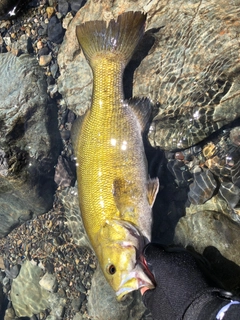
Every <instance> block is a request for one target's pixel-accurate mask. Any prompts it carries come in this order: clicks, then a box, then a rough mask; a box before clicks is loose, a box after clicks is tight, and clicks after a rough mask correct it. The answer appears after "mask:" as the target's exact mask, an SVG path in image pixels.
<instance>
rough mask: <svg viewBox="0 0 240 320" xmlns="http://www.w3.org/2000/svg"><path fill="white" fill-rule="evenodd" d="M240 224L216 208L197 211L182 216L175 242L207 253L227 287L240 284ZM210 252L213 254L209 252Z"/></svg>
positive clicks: (233, 288)
mask: <svg viewBox="0 0 240 320" xmlns="http://www.w3.org/2000/svg"><path fill="white" fill-rule="evenodd" d="M239 232H240V226H239V224H237V223H235V222H234V221H232V220H230V219H229V218H228V217H227V216H225V215H223V214H222V213H219V212H217V211H210V210H205V211H203V210H202V211H200V209H199V211H197V212H196V213H194V214H188V215H186V216H185V217H183V218H181V219H180V220H179V222H178V224H177V226H176V229H175V238H174V242H175V243H176V244H181V245H183V246H185V247H187V246H191V247H192V248H193V249H194V250H195V251H197V252H198V253H200V254H203V255H204V256H206V258H207V260H208V261H209V263H210V265H211V266H212V269H213V271H214V274H215V276H216V277H217V278H218V279H220V280H221V282H222V283H223V285H224V286H225V288H226V289H227V290H236V293H237V294H239V293H240V290H239V285H240V267H239V266H240V252H239V246H240V240H239ZM210 252H211V253H210ZM209 253H210V254H209Z"/></svg>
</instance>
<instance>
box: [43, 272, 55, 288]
mask: <svg viewBox="0 0 240 320" xmlns="http://www.w3.org/2000/svg"><path fill="white" fill-rule="evenodd" d="M39 284H40V286H41V287H42V288H44V289H45V290H48V291H51V292H55V290H56V288H57V278H56V275H55V274H51V273H45V275H44V276H43V277H42V279H41V280H40V281H39Z"/></svg>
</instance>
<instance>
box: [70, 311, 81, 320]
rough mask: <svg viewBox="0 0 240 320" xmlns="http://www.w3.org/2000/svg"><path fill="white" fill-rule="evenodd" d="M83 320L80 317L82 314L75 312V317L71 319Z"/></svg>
mask: <svg viewBox="0 0 240 320" xmlns="http://www.w3.org/2000/svg"><path fill="white" fill-rule="evenodd" d="M83 319H84V318H83V316H82V314H81V313H80V312H77V313H76V314H75V316H74V317H73V320H83Z"/></svg>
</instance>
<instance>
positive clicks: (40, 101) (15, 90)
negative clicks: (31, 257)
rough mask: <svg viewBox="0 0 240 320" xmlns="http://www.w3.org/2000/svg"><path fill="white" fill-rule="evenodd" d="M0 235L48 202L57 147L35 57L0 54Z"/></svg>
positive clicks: (44, 209) (50, 109)
mask: <svg viewBox="0 0 240 320" xmlns="http://www.w3.org/2000/svg"><path fill="white" fill-rule="evenodd" d="M0 75H1V77H0V82H1V85H0V102H1V103H0V127H1V136H0V206H1V212H0V220H1V226H0V237H3V236H5V235H6V234H8V233H9V232H10V231H11V230H12V228H14V227H16V226H17V225H19V224H21V223H22V222H24V221H26V220H28V219H30V218H32V217H34V216H36V215H38V214H41V213H44V212H47V211H48V210H49V209H50V208H51V206H52V203H53V194H54V191H55V183H54V180H53V178H54V165H55V164H56V162H57V156H58V153H59V149H60V135H59V133H58V128H57V123H56V120H55V119H56V118H57V115H56V108H55V107H54V105H53V104H51V101H48V96H47V85H46V79H45V76H44V73H43V71H42V70H41V68H40V67H39V66H38V63H37V61H36V60H35V59H34V58H31V57H30V56H29V55H27V54H23V55H21V56H20V57H15V56H14V55H12V54H11V53H6V54H1V55H0Z"/></svg>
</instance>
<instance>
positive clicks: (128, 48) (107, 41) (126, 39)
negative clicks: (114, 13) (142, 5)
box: [76, 11, 146, 64]
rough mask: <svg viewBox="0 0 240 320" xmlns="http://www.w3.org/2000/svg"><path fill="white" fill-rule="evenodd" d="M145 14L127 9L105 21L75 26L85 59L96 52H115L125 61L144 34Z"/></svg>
mask: <svg viewBox="0 0 240 320" xmlns="http://www.w3.org/2000/svg"><path fill="white" fill-rule="evenodd" d="M145 21H146V14H144V13H142V12H140V11H136V12H133V11H128V12H125V13H123V14H121V15H119V16H118V18H117V20H116V21H115V20H114V19H112V20H111V21H110V22H109V24H108V25H107V23H106V22H105V21H88V22H85V23H83V24H81V25H79V26H77V27H76V34H77V38H78V41H79V44H80V46H81V48H82V50H83V52H84V54H85V57H86V59H87V60H88V61H89V62H90V64H91V59H92V58H93V57H94V55H95V54H96V53H100V52H103V53H106V54H107V52H111V53H116V55H118V56H119V59H121V60H123V61H124V60H125V62H126V63H127V62H128V61H129V60H130V59H131V56H132V54H133V52H134V50H135V48H136V46H137V44H138V42H139V40H140V39H141V38H142V36H143V34H144V25H145Z"/></svg>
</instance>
